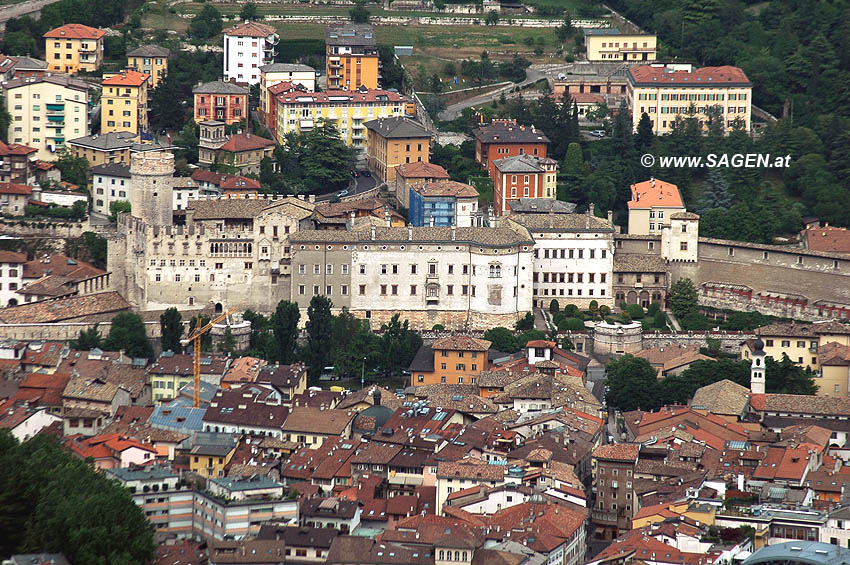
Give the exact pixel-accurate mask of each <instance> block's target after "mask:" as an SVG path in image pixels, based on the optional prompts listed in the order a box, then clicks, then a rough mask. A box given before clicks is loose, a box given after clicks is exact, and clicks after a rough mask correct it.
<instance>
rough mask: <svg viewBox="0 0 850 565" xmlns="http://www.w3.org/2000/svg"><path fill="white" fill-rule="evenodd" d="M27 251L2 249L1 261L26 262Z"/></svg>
mask: <svg viewBox="0 0 850 565" xmlns="http://www.w3.org/2000/svg"><path fill="white" fill-rule="evenodd" d="M26 262H27V256H26V253H15V252H14V251H5V250H3V251H0V263H26Z"/></svg>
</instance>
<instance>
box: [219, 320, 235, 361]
mask: <svg viewBox="0 0 850 565" xmlns="http://www.w3.org/2000/svg"><path fill="white" fill-rule="evenodd" d="M218 350H219V351H221V352H222V353H230V354H232V353H233V352H234V351H236V338H235V337H234V336H233V332H232V331H230V326H227V327H226V328H225V329H224V336H222V339H221V342H220V343H219V344H218Z"/></svg>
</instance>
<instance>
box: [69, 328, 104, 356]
mask: <svg viewBox="0 0 850 565" xmlns="http://www.w3.org/2000/svg"><path fill="white" fill-rule="evenodd" d="M101 342H102V340H101V337H100V332H99V331H97V324H95V325H94V326H92V327H91V328H89V329H87V330H80V337H78V338H77V339H75V340H72V341H71V343H70V345H71V348H72V349H79V350H80V351H91V350H92V349H95V348H96V347H100V346H101Z"/></svg>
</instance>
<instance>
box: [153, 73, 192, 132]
mask: <svg viewBox="0 0 850 565" xmlns="http://www.w3.org/2000/svg"><path fill="white" fill-rule="evenodd" d="M178 81H179V75H178V74H176V73H174V74H172V73H169V74H167V75H165V78H164V79H162V80H161V81H159V83H158V84H157V86H156V88H155V89H153V92H151V94H150V101H149V105H150V109H151V112H150V121H151V126H153V128H154V130H161V129H173V130H178V129H180V128H182V127H183V124H185V123H186V110H185V109H184V107H183V106H182V105H181V104H180V103H179V101H180V100H181V99H182V98H183V92H182V85H181V84H180V83H179V82H178Z"/></svg>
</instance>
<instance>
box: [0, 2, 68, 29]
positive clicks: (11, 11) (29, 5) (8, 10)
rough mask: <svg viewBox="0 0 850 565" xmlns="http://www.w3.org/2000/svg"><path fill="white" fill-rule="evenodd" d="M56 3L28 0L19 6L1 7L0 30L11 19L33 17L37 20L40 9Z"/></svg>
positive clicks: (4, 27)
mask: <svg viewBox="0 0 850 565" xmlns="http://www.w3.org/2000/svg"><path fill="white" fill-rule="evenodd" d="M58 1H59V0H28V1H26V2H21V3H19V4H11V5H9V6H3V7H2V8H0V30H4V29H6V22H7V21H9V20H10V19H12V18H20V17H21V16H33V17H34V18H35V19H38V18H37V16H38V13H39V12H41V9H42V8H44V7H45V6H47V5H49V4H53V3H54V2H58Z"/></svg>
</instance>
